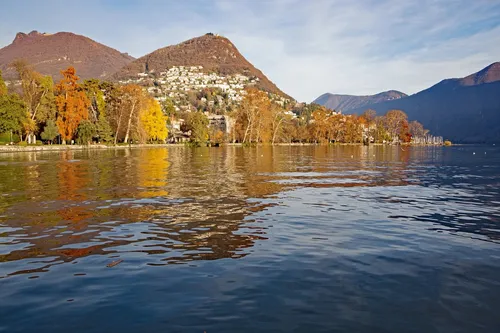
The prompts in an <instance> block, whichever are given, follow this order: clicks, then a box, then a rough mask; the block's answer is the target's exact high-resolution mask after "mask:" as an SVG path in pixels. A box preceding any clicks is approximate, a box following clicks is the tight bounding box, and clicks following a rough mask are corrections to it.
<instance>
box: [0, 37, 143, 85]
mask: <svg viewBox="0 0 500 333" xmlns="http://www.w3.org/2000/svg"><path fill="white" fill-rule="evenodd" d="M17 59H23V60H26V61H27V62H28V63H30V64H31V65H33V66H34V67H35V69H36V70H37V71H39V72H40V73H41V74H44V75H51V76H52V77H53V78H54V79H58V78H59V77H60V71H61V70H64V69H66V68H67V67H69V66H73V67H75V69H76V71H77V73H78V75H79V76H80V77H81V78H83V79H88V78H103V77H106V76H108V75H110V74H112V73H114V72H116V71H117V70H119V69H120V68H122V67H123V66H125V65H126V64H127V63H129V62H130V61H132V60H134V59H135V58H133V57H131V56H130V55H128V54H126V53H122V52H120V51H118V50H116V49H113V48H111V47H109V46H106V45H104V44H101V43H99V42H96V41H94V40H92V39H90V38H88V37H86V36H83V35H78V34H75V33H72V32H64V31H62V32H56V33H54V34H49V33H40V32H38V31H36V30H33V31H31V32H30V33H28V34H26V33H23V32H18V33H17V34H16V36H15V38H14V40H13V41H12V43H11V44H9V45H6V46H5V47H3V48H1V49H0V70H2V71H3V73H4V77H5V78H6V79H13V78H15V77H16V73H15V71H14V69H13V68H11V66H10V65H11V64H12V62H14V61H15V60H17Z"/></svg>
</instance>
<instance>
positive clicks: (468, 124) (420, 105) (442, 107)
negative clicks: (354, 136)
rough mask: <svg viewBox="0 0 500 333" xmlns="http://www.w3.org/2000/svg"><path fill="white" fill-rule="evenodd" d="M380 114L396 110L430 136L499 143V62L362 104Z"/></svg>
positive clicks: (363, 108) (467, 141)
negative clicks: (405, 94)
mask: <svg viewBox="0 0 500 333" xmlns="http://www.w3.org/2000/svg"><path fill="white" fill-rule="evenodd" d="M366 109H373V110H375V111H377V114H379V115H382V114H384V113H385V112H387V111H388V110H392V109H399V110H403V111H404V112H406V114H408V118H409V119H410V120H418V121H419V122H421V123H422V124H423V125H424V127H426V128H427V129H429V130H430V131H431V132H432V133H433V134H434V135H442V136H444V137H445V138H446V139H450V140H452V141H456V142H463V143H482V142H500V62H496V63H493V64H491V65H489V66H488V67H486V68H484V69H482V70H481V71H479V72H477V73H474V74H471V75H469V76H467V77H464V78H458V79H447V80H443V81H441V82H439V83H438V84H436V85H434V86H432V87H430V88H428V89H425V90H423V91H421V92H419V93H416V94H414V95H411V96H408V97H405V98H401V99H396V100H391V101H385V102H380V103H375V104H369V105H364V106H363V107H359V108H356V109H351V110H349V112H348V113H357V114H361V113H362V112H363V111H364V110H366Z"/></svg>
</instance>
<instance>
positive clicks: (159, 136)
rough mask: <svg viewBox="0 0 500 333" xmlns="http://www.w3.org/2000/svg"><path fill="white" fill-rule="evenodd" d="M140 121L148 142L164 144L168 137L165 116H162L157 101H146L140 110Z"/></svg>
mask: <svg viewBox="0 0 500 333" xmlns="http://www.w3.org/2000/svg"><path fill="white" fill-rule="evenodd" d="M140 121H141V126H142V129H143V130H144V132H145V134H146V137H147V139H148V140H155V141H156V140H160V141H163V142H165V140H166V139H167V137H168V129H167V116H166V115H164V114H163V112H162V110H161V106H160V104H159V103H158V101H156V100H155V99H153V98H148V99H147V101H146V103H145V108H143V109H142V110H141V116H140Z"/></svg>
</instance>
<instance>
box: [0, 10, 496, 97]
mask: <svg viewBox="0 0 500 333" xmlns="http://www.w3.org/2000/svg"><path fill="white" fill-rule="evenodd" d="M5 7H8V8H5ZM26 8H30V9H29V10H26ZM33 29H37V30H40V31H50V32H54V31H73V32H76V33H80V34H84V35H87V36H89V37H91V38H93V39H95V40H97V41H99V42H101V43H104V44H107V45H110V46H112V47H115V48H117V49H119V50H120V51H123V52H129V53H131V54H132V55H134V56H141V55H144V54H146V53H148V52H151V51H153V50H154V49H157V48H159V47H163V46H167V45H169V44H174V43H178V42H180V41H182V40H185V39H188V38H191V37H194V36H198V35H201V34H204V33H206V32H209V31H212V32H217V33H220V34H223V35H225V36H227V37H228V38H230V39H231V40H232V41H233V42H234V43H235V44H236V46H237V47H238V48H239V49H240V51H241V53H242V54H243V55H245V57H247V59H248V60H249V61H251V62H252V63H254V65H256V67H258V68H260V69H261V70H262V71H263V72H264V73H266V75H268V77H269V78H270V79H271V80H272V81H274V82H275V83H276V84H277V85H278V86H279V87H280V88H282V89H283V90H284V91H286V92H287V93H289V94H290V95H292V96H294V97H296V98H297V99H299V100H305V101H311V100H312V99H314V98H315V97H317V96H319V95H320V94H322V93H324V92H334V93H351V94H372V93H376V92H379V91H382V90H388V89H398V90H402V91H404V92H406V93H414V92H417V91H419V90H421V89H424V88H426V87H428V86H430V85H432V84H434V83H436V82H438V81H440V80H441V79H443V78H447V77H458V76H464V75H467V74H470V73H472V72H475V71H477V70H479V69H481V68H482V67H485V66H486V65H488V64H489V63H491V62H494V61H500V2H497V1H492V0H475V1H467V0H408V1H398V0H380V1H378V0H360V1H350V0H331V1H327V0H325V1H322V0H317V1H308V2H305V1H300V0H281V1H279V0H277V1H265V0H253V1H250V0H248V1H243V0H242V1H229V0H227V1H226V0H218V1H200V0H194V1H182V2H181V1H132V0H125V1H106V0H93V1H81V2H76V1H75V2H71V3H69V4H68V2H67V1H61V0H52V1H44V2H43V3H42V2H38V1H36V2H35V1H19V2H16V3H11V4H8V5H6V6H4V10H3V11H2V12H1V13H0V44H2V45H6V44H8V43H10V41H11V40H12V39H13V37H14V35H15V33H16V32H17V31H29V30H33Z"/></svg>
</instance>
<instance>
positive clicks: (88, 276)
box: [0, 145, 500, 333]
mask: <svg viewBox="0 0 500 333" xmlns="http://www.w3.org/2000/svg"><path fill="white" fill-rule="evenodd" d="M499 309H500V149H499V148H498V147H495V146H492V145H490V146H454V147H389V146H370V147H362V146H277V147H254V148H242V147H232V146H229V147H220V148H196V149H194V148H187V147H169V148H149V149H121V150H120V149H117V150H88V151H67V152H66V151H65V152H38V153H35V152H33V153H1V154H0V331H1V332H9V333H11V332H200V333H202V332H204V331H206V332H207V333H211V332H214V333H215V332H453V333H456V332H495V333H497V332H500V316H499V315H498V311H499ZM495 313H496V314H495Z"/></svg>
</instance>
